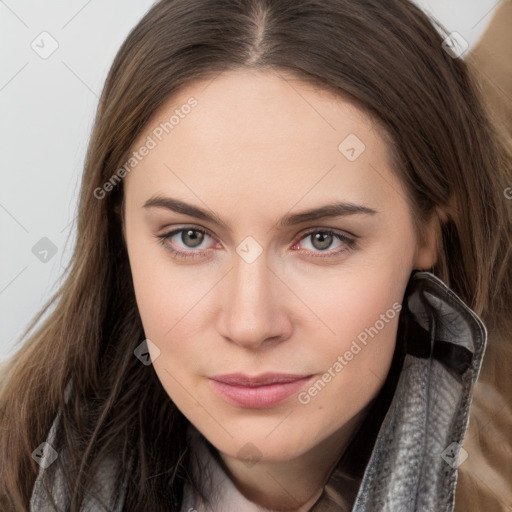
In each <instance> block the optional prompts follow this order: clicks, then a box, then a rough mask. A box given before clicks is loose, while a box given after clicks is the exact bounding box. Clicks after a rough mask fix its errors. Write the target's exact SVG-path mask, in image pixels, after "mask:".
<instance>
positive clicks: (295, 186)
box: [126, 70, 399, 201]
mask: <svg viewBox="0 0 512 512" xmlns="http://www.w3.org/2000/svg"><path fill="white" fill-rule="evenodd" d="M190 105H194V106H193V107H190ZM171 118H173V119H171ZM148 137H150V138H151V139H152V141H153V143H154V144H153V146H154V147H153V148H152V149H151V151H149V152H148V154H147V155H146V156H144V158H143V159H142V160H141V161H140V163H138V164H137V166H136V167H135V168H134V169H133V171H131V172H130V173H129V174H128V175H127V177H126V181H127V183H126V186H127V194H128V193H129V190H130V189H132V191H134V192H135V193H136V194H137V195H142V194H145V195H148V194H151V193H165V192H167V191H174V190H176V187H179V188H183V187H188V188H189V189H191V188H192V191H193V192H195V193H196V195H199V196H201V197H206V196H209V197H216V196H219V195H220V197H223V196H225V195H226V194H229V193H230V192H231V193H237V194H239V193H242V191H244V190H247V191H250V193H251V194H253V195H254V194H258V195H259V196H260V197H267V198H268V199H269V200H271V199H272V198H273V196H274V194H273V192H272V191H273V190H275V191H278V193H277V194H275V198H281V199H282V198H283V194H287V195H289V198H290V201H292V200H295V201H298V200H299V199H300V198H301V197H302V196H303V195H304V194H305V193H307V194H309V195H310V196H311V197H313V196H314V195H315V194H316V195H320V196H322V198H323V199H325V198H326V194H329V193H331V194H332V192H333V191H340V192H343V190H346V191H347V192H350V193H351V194H352V197H351V198H350V199H351V200H355V199H359V200H366V199H371V196H372V195H375V194H378V195H379V194H380V195H382V193H383V192H386V191H385V190H383V188H382V180H383V179H384V180H385V181H387V182H390V181H393V180H394V177H393V176H392V175H391V172H390V169H391V162H390V154H389V149H390V148H389V146H388V144H387V142H386V140H385V139H384V138H383V137H381V134H380V130H379V129H378V125H376V124H375V123H374V122H373V120H372V119H371V118H369V117H368V116H367V115H366V114H365V113H364V112H363V111H362V110H361V109H360V108H358V107H357V106H356V104H355V103H353V102H351V101H350V100H348V98H345V97H341V96H336V95H334V94H333V93H331V92H328V91H325V90H322V89H319V88H318V87H315V86H313V85H311V84H306V83H304V82H302V81H300V80H299V79H297V78H295V77H294V76H293V75H290V74H286V73H282V72H279V73H274V72H269V71H265V72H262V71H253V70H244V71H229V72H224V73H221V74H220V75H218V76H217V77H215V78H213V79H209V80H203V81H199V82H194V83H192V84H190V85H188V86H186V87H184V88H182V89H181V90H180V91H179V92H178V93H176V94H174V95H173V96H172V97H170V98H168V100H167V101H166V102H165V104H164V105H163V106H162V107H161V108H160V109H159V110H158V111H157V112H156V113H155V115H154V116H153V117H152V119H151V120H150V122H149V123H147V125H146V127H145V129H144V130H143V131H142V132H141V134H140V135H139V137H138V139H137V141H136V142H135V143H134V145H133V147H132V149H133V150H137V148H139V147H141V146H142V145H144V143H145V142H146V141H147V140H148ZM180 181H181V183H180ZM131 182H133V184H134V185H133V187H132V186H131V185H130V183H131ZM396 186H399V185H398V184H397V185H396ZM188 193H190V190H189V192H188ZM354 194H356V195H357V196H358V197H357V198H356V197H354ZM336 198H340V197H339V194H338V195H337V196H336ZM328 199H331V197H328Z"/></svg>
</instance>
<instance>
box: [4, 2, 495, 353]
mask: <svg viewBox="0 0 512 512" xmlns="http://www.w3.org/2000/svg"><path fill="white" fill-rule="evenodd" d="M416 3H417V4H418V5H420V6H421V7H422V8H423V9H424V10H425V11H426V12H428V13H429V14H430V15H432V16H435V17H436V18H437V19H438V20H439V21H440V22H441V23H442V24H444V26H445V27H446V28H447V29H448V30H449V31H450V32H452V31H456V32H459V33H460V34H461V35H462V36H463V37H464V39H466V40H467V42H468V43H469V47H470V49H471V47H473V46H474V45H475V43H476V42H477V41H478V39H479V38H480V37H481V35H482V34H483V32H484V31H485V29H486V28H487V26H488V23H489V21H490V20H491V18H492V14H493V12H494V10H495V8H496V6H497V5H498V4H499V3H500V2H499V1H496V0H417V2H416ZM152 4H153V1H152V0H151V1H150V0H125V1H123V2H120V1H118V2H114V1H113V0H103V1H101V2H100V1H98V0H88V1H87V0H72V1H71V0H66V1H63V0H62V1H58V0H46V1H45V2H41V1H36V0H23V1H20V0H18V1H16V0H0V48H1V49H2V50H1V52H2V66H1V68H0V112H1V117H0V140H1V141H2V151H1V152H0V169H1V171H0V172H1V175H0V233H1V240H2V250H1V253H0V254H1V264H0V312H1V315H2V317H1V321H0V325H1V331H0V361H2V360H5V359H7V358H8V357H9V356H10V355H11V354H12V352H13V351H14V350H15V348H16V347H17V346H18V345H17V342H18V340H19V337H20V335H21V333H22V331H23V329H24V328H25V327H26V326H27V325H28V322H29V321H30V319H31V318H32V317H33V316H34V315H35V314H36V312H37V311H38V310H39V309H40V307H41V306H42V305H43V303H44V302H45V301H46V300H47V299H48V298H49V297H50V295H51V294H52V293H53V292H54V291H55V290H56V289H57V286H58V284H59V282H60V281H59V278H60V277H61V274H62V272H63V267H64V266H65V265H66V263H67V261H68V259H69V257H70V254H71V249H72V245H73V243H74V237H75V235H74V233H73V231H72V229H71V228H72V224H71V223H72V221H73V217H74V215H75V208H76V200H77V195H78V186H79V180H80V175H81V170H82V165H83V161H84V156H85V151H86V146H87V141H88V138H89V133H90V129H91V126H92V122H93V115H94V112H95V109H96V105H97V101H98V97H99V95H100V92H101V88H102V86H103V82H104V80H105V78H106V74H107V72H108V69H109V67H110V64H111V62H112V60H113V58H114V56H115V53H116V52H117V50H118V48H119V46H120V45H121V43H122V42H123V40H124V39H125V37H126V36H127V34H128V32H129V31H130V29H131V28H132V27H133V26H134V25H135V24H136V23H137V22H138V21H139V20H140V18H141V17H142V16H143V14H144V13H145V12H146V11H147V9H149V8H150V6H151V5H152Z"/></svg>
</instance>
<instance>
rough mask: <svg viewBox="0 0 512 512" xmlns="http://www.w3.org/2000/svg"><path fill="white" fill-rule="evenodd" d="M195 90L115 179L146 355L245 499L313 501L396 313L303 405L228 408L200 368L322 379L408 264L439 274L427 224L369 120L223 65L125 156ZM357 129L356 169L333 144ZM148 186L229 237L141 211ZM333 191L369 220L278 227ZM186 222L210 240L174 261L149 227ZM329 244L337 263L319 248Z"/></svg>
mask: <svg viewBox="0 0 512 512" xmlns="http://www.w3.org/2000/svg"><path fill="white" fill-rule="evenodd" d="M285 78H286V79H285ZM191 96H193V97H194V98H196V100H197V101H198V105H197V106H196V107H195V108H194V109H192V111H191V112H190V113H189V114H188V115H187V116H185V117H184V118H183V119H180V123H179V125H177V126H176V127H175V128H174V129H173V130H172V131H171V132H170V133H169V134H167V135H166V136H165V137H164V138H163V140H162V141H161V142H159V143H158V145H157V146H156V147H155V148H153V149H152V150H151V151H150V152H149V154H148V155H147V156H145V157H144V158H143V159H142V161H141V162H140V163H138V165H137V166H136V167H135V168H134V169H133V170H132V171H131V172H130V173H129V174H128V175H127V176H126V178H125V212H124V213H125V221H124V222H125V223H124V235H125V239H126V243H127V248H128V254H129V258H130V265H131V270H132V275H133V281H134V286H135V293H136V298H137V304H138V307H139V311H140V315H141V318H142V322H143V326H144V330H145V334H146V336H147V338H148V339H150V340H151V341H152V342H153V343H154V344H155V346H157V347H158V349H159V351H160V353H159V354H157V352H156V351H155V350H154V349H153V350H151V347H150V351H151V355H152V359H153V366H154V369H155V372H156V373H157V375H158V378H159V379H160V381H161V383H162V386H163V387H164V389H165V390H166V392H167V394H168V395H169V397H170V398H171V399H172V400H173V401H174V402H175V404H176V405H177V406H178V408H179V409H180V410H181V411H182V412H183V414H184V415H185V416H186V417H187V418H188V419H189V420H190V422H192V424H193V425H195V426H196V428H197V429H198V430H199V431H200V432H201V433H202V434H203V435H204V436H205V437H206V438H207V439H208V440H209V441H210V442H211V443H212V444H213V445H214V446H215V447H216V448H217V450H218V451H219V455H220V457H221V460H222V464H223V465H224V467H225V470H226V471H227V473H228V474H229V476H230V477H231V478H232V480H233V482H234V483H235V485H236V486H237V487H238V489H239V490H240V491H241V492H242V493H243V494H244V495H245V496H246V497H247V498H248V499H250V500H252V501H254V502H255V503H258V504H259V505H262V506H264V507H268V508H274V509H279V510H296V509H298V508H299V507H302V508H300V509H301V510H307V508H308V507H309V506H311V505H312V504H313V503H314V502H315V500H316V499H317V498H318V496H319V495H320V493H321V489H322V485H323V484H324V483H325V480H326V478H327V476H328V473H329V470H330V469H331V467H332V466H333V464H335V463H336V461H337V460H338V458H339V456H340V455H341V453H342V452H343V450H344V448H345V446H346V445H347V443H348V441H349V440H350V438H351V436H352V435H353V434H354V432H355V431H356V429H357V428H358V426H359V425H360V422H361V421H362V420H363V418H364V415H365V413H366V411H367V409H368V407H369V406H370V404H371V403H372V400H373V399H374V398H375V396H376V395H377V393H378V392H379V390H380V389H381V387H382V385H383V383H384V380H385V378H386V376H387V374H388V370H389V367H390V364H391V360H392V356H393V351H394V347H395V343H396V333H397V327H398V314H397V315H396V316H395V317H394V319H391V320H389V321H388V322H387V323H385V326H384V328H383V329H381V330H380V331H379V333H378V335H376V336H375V338H373V339H372V340H371V341H370V342H369V343H368V344H367V346H365V347H364V348H363V349H362V350H361V351H360V352H359V353H358V354H357V355H355V356H354V357H353V359H352V360H351V361H349V362H348V363H347V364H346V365H345V366H344V367H343V370H342V371H340V372H339V373H336V376H335V377H333V378H332V380H331V381H330V382H329V383H328V385H326V386H325V388H324V389H323V390H322V391H321V392H319V393H318V394H317V395H316V396H314V398H312V399H311V401H310V402H309V403H307V404H302V403H300V402H299V401H298V399H297V395H294V396H292V397H290V398H288V399H286V400H285V401H284V402H282V403H280V404H278V405H276V406H273V407H270V408H266V409H248V408H243V407H239V406H234V405H231V404H229V403H227V402H226V401H225V399H224V398H223V397H222V396H220V395H219V394H218V393H216V392H215V391H214V390H213V388H212V386H211V382H210V381H209V379H208V377H210V376H213V375H218V374H224V373H231V372H236V371H239V372H243V373H245V374H248V375H251V376H253V375H258V374H261V373H264V372H270V371H272V372H282V373H294V374H314V375H315V379H314V380H315V381H316V380H317V379H319V378H321V377H322V375H323V374H324V372H326V371H327V370H328V368H329V367H332V365H333V363H334V362H335V361H336V360H337V358H338V356H339V355H343V354H344V353H345V352H346V351H347V350H349V348H350V346H351V343H352V341H353V340H355V339H356V337H357V335H358V334H359V333H361V332H362V331H364V330H365V328H369V327H370V326H374V324H375V322H376V321H377V320H379V318H380V315H381V314H385V313H386V311H387V310H389V309H390V308H392V306H393V304H395V303H398V304H400V303H401V302H402V299H403V294H404V291H405V287H406V285H407V282H408V279H409V277H410V273H411V271H412V270H413V269H429V268H431V267H432V265H433V264H434V263H435V260H436V242H435V241H436V236H437V234H436V233H437V231H436V230H437V228H436V225H437V224H434V223H431V224H429V225H428V226H427V230H426V232H427V236H426V237H425V238H424V239H423V240H418V236H417V233H416V231H415V228H414V225H413V221H412V215H411V212H410V210H409V207H408V205H407V203H406V200H405V197H406V194H405V191H404V190H403V188H402V186H401V184H400V182H399V181H398V179H397V177H396V176H395V175H394V173H393V170H392V164H391V162H390V156H389V154H388V145H387V143H386V142H385V139H384V138H383V137H382V136H381V135H380V134H379V131H378V129H377V128H376V125H375V123H373V122H372V121H371V120H370V119H369V118H367V117H366V116H365V115H364V114H363V112H362V111H361V110H359V109H358V108H357V107H356V106H355V104H353V103H351V102H349V101H347V100H345V99H342V98H341V97H338V96H333V95H332V94H329V93H327V92H325V91H322V90H319V89H317V88H314V87H312V86H311V85H306V84H304V83H302V82H300V81H299V80H297V79H296V78H293V76H292V75H286V74H282V73H277V72H268V71H266V72H261V71H246V70H244V71H230V72H225V73H222V74H221V75H219V76H218V77H217V78H215V79H214V80H213V81H203V82H195V83H193V84H191V85H188V86H187V87H186V88H184V89H182V90H181V91H180V92H179V93H178V94H175V95H174V96H173V97H172V98H169V99H168V101H167V102H166V103H165V104H164V105H163V106H162V107H161V109H160V110H159V111H158V112H157V113H156V115H155V116H154V117H153V119H151V121H150V122H149V123H148V125H147V126H146V128H145V129H144V130H143V131H142V132H141V134H140V136H139V137H138V139H137V141H136V142H135V143H134V146H133V147H134V149H136V148H138V147H140V146H141V145H142V144H143V143H144V141H145V140H146V138H147V136H148V135H151V133H152V130H154V128H155V127H156V126H158V124H159V123H160V122H163V121H164V120H167V119H168V118H169V117H170V116H171V115H172V113H173V111H174V110H175V109H176V108H179V107H180V106H181V105H183V104H185V103H186V102H187V100H188V99H189V98H190V97H191ZM349 134H356V135H357V137H358V138H359V139H360V140H361V141H363V143H364V144H365V146H366V149H365V150H364V152H362V153H361V154H360V156H359V157H358V158H357V159H356V160H354V161H350V160H349V159H347V158H346V157H345V155H344V154H342V153H341V152H340V151H339V150H338V146H339V144H340V143H341V142H342V141H343V140H344V139H345V138H346V137H347V136H348V135H349ZM156 195H162V196H168V197H173V198H176V199H179V200H181V201H184V202H187V203H190V204H193V205H195V206H198V207H201V208H203V209H206V210H207V211H208V212H210V213H211V212H215V214H216V215H217V216H218V217H220V218H221V219H223V220H224V222H225V223H226V225H227V226H228V227H229V228H230V230H228V229H226V228H224V227H221V226H217V225H215V224H213V223H212V222H210V221H205V220H202V219H199V218H196V217H190V216H188V215H185V214H182V213H175V212H173V211H171V210H168V209H165V208H162V207H151V208H144V206H143V205H144V203H145V202H146V201H147V200H148V199H149V198H151V197H154V196H156ZM332 201H346V202H351V203H354V204H359V205H364V206H366V207H369V208H372V209H374V210H376V211H377V213H376V214H374V215H365V214H354V215H350V216H343V217H333V218H326V219H317V220H314V221H306V222H303V223H301V224H298V225H294V226H288V227H285V228H280V227H279V226H278V225H277V222H278V220H279V219H280V218H282V217H283V216H284V215H286V214H289V213H297V212H299V211H302V210H305V209H310V208H314V207H318V206H322V205H324V204H327V203H329V202H332ZM191 227H194V228H202V229H204V230H206V231H207V232H208V233H209V234H207V235H205V236H204V239H203V241H202V242H201V243H200V244H199V246H198V247H197V248H196V246H195V245H194V239H191V238H187V237H186V231H185V234H184V235H183V236H185V238H184V239H183V238H182V234H181V233H178V234H177V235H174V236H173V237H172V238H170V239H168V240H167V241H166V244H167V247H169V246H171V247H174V248H175V249H177V250H181V251H184V252H187V251H188V252H189V253H194V252H195V253H199V251H203V253H204V254H203V255H200V256H199V257H197V258H194V259H192V258H190V259H188V260H183V259H174V258H173V256H172V255H171V253H170V251H169V250H168V248H166V247H165V246H163V245H162V244H161V243H160V240H159V239H158V238H157V235H160V234H165V233H169V232H170V231H172V230H173V229H179V228H189V229H190V228H191ZM312 229H316V230H317V231H316V232H315V233H317V232H318V231H320V233H321V232H322V230H325V229H332V230H335V231H336V232H338V233H341V234H345V235H346V236H352V238H354V236H356V237H358V238H357V239H356V243H357V246H356V248H355V249H353V250H347V247H348V246H347V244H346V243H344V242H342V241H340V240H339V239H337V238H336V237H332V238H331V239H330V240H332V241H331V245H328V242H329V239H327V241H326V242H324V246H322V245H321V243H320V242H316V243H315V233H313V234H310V235H309V236H307V237H305V238H303V236H304V234H305V233H307V232H308V231H310V230H312ZM193 235H196V236H199V237H200V236H201V234H200V233H196V232H194V233H193ZM248 236H250V237H253V238H254V239H255V240H256V241H257V243H258V244H259V245H260V246H261V248H262V253H261V254H260V255H259V257H258V258H256V259H255V261H253V262H252V263H250V264H249V263H247V262H246V261H245V260H244V259H243V258H242V257H241V256H239V254H238V253H237V251H236V249H237V247H238V246H239V245H240V244H241V242H243V241H244V240H245V239H246V237H248ZM200 240H201V239H200V238H199V239H198V241H200ZM326 246H327V247H326ZM322 247H323V248H322ZM325 247H326V248H325ZM340 249H345V250H344V251H343V252H341V253H339V254H338V255H335V252H336V251H337V250H340ZM326 253H330V254H331V255H332V257H328V258H321V257H318V255H322V254H326ZM306 389H307V388H306ZM249 442H250V443H252V445H254V446H255V447H256V448H257V451H258V455H259V456H260V457H261V458H260V459H259V460H258V461H255V462H256V463H255V464H253V465H251V464H247V463H246V462H245V461H244V460H243V459H242V457H241V455H240V454H239V451H240V450H241V449H242V448H243V447H244V446H245V445H246V444H247V443H249ZM253 450H254V448H253Z"/></svg>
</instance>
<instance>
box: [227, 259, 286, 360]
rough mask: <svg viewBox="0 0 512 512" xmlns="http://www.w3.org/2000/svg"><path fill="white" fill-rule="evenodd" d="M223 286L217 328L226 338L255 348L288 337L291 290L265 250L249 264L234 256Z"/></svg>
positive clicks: (271, 344)
mask: <svg viewBox="0 0 512 512" xmlns="http://www.w3.org/2000/svg"><path fill="white" fill-rule="evenodd" d="M224 286H225V288H224V295H223V303H224V304H225V307H223V308H222V309H221V313H220V316H219V325H218V328H219V332H220V334H221V335H222V336H223V337H224V338H225V339H227V340H228V341H230V342H232V343H235V344H237V345H239V346H240V347H244V348H247V349H251V350H258V349H264V348H268V347H271V346H275V344H276V343H280V342H282V341H284V340H286V339H288V338H289V337H290V335H291V332H292V328H293V326H292V323H291V321H290V315H288V314H287V306H286V303H287V301H289V295H288V294H289V293H290V292H289V290H288V289H287V288H286V286H285V284H283V282H282V280H280V279H279V277H277V275H276V273H275V272H274V271H273V270H272V269H270V267H269V266H268V262H267V259H266V258H265V252H264V253H263V254H261V255H260V257H259V258H257V259H256V261H254V262H252V263H247V262H246V261H244V260H243V259H242V258H238V257H237V258H236V260H235V263H234V267H233V269H232V270H231V272H230V273H229V275H228V276H226V282H225V284H224Z"/></svg>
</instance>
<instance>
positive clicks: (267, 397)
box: [210, 376, 313, 409]
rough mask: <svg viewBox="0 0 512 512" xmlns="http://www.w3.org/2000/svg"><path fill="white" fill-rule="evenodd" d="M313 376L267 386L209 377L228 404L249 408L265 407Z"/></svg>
mask: <svg viewBox="0 0 512 512" xmlns="http://www.w3.org/2000/svg"><path fill="white" fill-rule="evenodd" d="M312 378H313V376H310V377H305V378H303V379H299V380H294V381H292V382H281V383H278V384H269V385H268V386H255V387H248V386H234V385H232V384H225V383H224V382H219V381H217V380H212V379H210V381H211V383H212V386H213V388H214V389H215V391H217V393H219V394H220V395H222V396H223V397H224V398H225V399H226V400H227V401H228V402H229V403H230V404H232V405H236V406H239V407H246V408H249V409H265V408H268V407H272V406H274V405H277V404H278V403H280V402H282V401H283V400H286V399H287V398H288V397H290V396H291V395H293V394H295V393H298V392H299V391H300V390H301V389H302V388H303V387H304V385H305V384H306V383H307V382H308V381H309V380H311V379H312Z"/></svg>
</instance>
